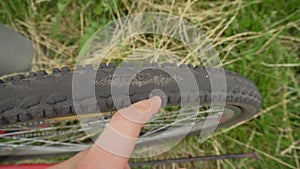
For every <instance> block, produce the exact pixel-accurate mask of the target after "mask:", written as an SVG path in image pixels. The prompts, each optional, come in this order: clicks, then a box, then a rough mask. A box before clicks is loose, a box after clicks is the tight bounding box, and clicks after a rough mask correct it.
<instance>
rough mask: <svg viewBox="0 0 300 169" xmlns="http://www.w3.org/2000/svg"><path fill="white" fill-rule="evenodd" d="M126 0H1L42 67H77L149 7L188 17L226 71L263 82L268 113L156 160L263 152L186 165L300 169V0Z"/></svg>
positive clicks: (3, 18)
mask: <svg viewBox="0 0 300 169" xmlns="http://www.w3.org/2000/svg"><path fill="white" fill-rule="evenodd" d="M125 2H126V3H124V2H121V1H118V0H115V1H99V2H98V1H97V2H96V1H87V0H76V1H70V0H63V1H49V2H48V1H20V0H19V1H9V0H4V1H0V22H3V23H5V24H6V25H8V26H9V27H11V28H13V29H14V30H16V31H17V32H20V33H21V34H23V35H24V36H26V37H28V38H30V39H31V40H32V41H33V42H34V47H35V49H36V51H37V54H38V55H37V57H36V58H35V59H34V61H33V66H32V70H34V71H36V70H39V69H46V70H50V69H51V68H52V67H63V66H72V65H74V63H75V59H74V58H75V57H76V56H77V55H78V52H79V50H80V49H81V48H82V46H83V44H84V42H85V41H86V40H87V39H88V37H89V36H90V35H91V34H92V33H93V32H94V31H95V30H97V29H98V28H100V27H101V26H103V25H105V24H106V23H108V22H109V21H112V20H113V19H116V18H118V16H125V15H126V14H133V13H138V12H144V11H157V12H166V13H170V12H172V14H173V15H181V16H184V17H185V18H186V19H188V20H189V21H191V22H193V23H194V24H195V25H196V26H198V27H199V28H201V29H202V30H204V31H205V33H206V34H207V35H208V36H209V38H210V39H211V41H212V42H213V44H215V45H216V49H217V50H218V52H219V53H220V57H221V59H222V61H223V65H224V67H225V68H226V69H229V70H232V71H236V72H238V73H240V74H242V75H244V76H245V77H247V78H249V79H251V80H252V81H253V82H254V83H255V84H256V85H257V86H258V88H259V90H260V92H261V95H262V111H261V114H260V116H258V117H256V118H255V119H253V120H251V121H249V122H247V123H245V124H242V125H240V126H238V127H235V128H233V129H231V130H223V131H221V132H218V133H217V134H215V135H214V136H213V137H212V138H210V139H209V140H208V141H206V142H205V143H201V144H200V143H199V142H198V140H197V139H198V138H197V136H191V137H188V138H186V139H185V140H183V141H182V142H181V143H180V144H179V145H178V146H177V147H175V148H174V149H172V150H171V151H169V152H167V153H165V154H163V155H160V156H157V157H153V158H151V159H165V158H172V157H173V158H174V157H191V156H198V155H212V154H227V153H228V154H230V153H242V152H251V151H256V152H258V154H259V155H260V157H261V160H259V161H257V160H253V159H242V160H241V159H239V160H221V161H212V162H194V163H182V164H180V166H187V167H190V168H276V169H277V168H300V164H299V161H300V132H299V131H300V104H299V99H300V86H299V84H300V75H299V74H300V64H299V63H300V45H299V44H300V9H299V6H300V1H299V0H289V1H276V0H265V1H238V0H235V1H224V2H223V1H214V2H211V1H197V2H193V4H189V2H184V1H179V2H176V3H174V4H173V7H171V6H172V1H170V0H166V1H137V2H129V1H128V2H127V1H125ZM186 7H189V8H187V10H186V11H185V13H184V9H185V8H186ZM149 43H151V42H149ZM152 43H155V39H154V40H153V42H152ZM128 50H129V49H128ZM189 61H190V60H187V61H186V62H189ZM194 64H195V63H194ZM148 160H150V159H148ZM175 166H176V165H175ZM167 167H168V168H172V167H174V166H171V165H169V166H167Z"/></svg>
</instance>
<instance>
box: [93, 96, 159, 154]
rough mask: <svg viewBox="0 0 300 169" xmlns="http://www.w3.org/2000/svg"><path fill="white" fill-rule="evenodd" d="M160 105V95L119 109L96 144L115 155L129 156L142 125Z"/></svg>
mask: <svg viewBox="0 0 300 169" xmlns="http://www.w3.org/2000/svg"><path fill="white" fill-rule="evenodd" d="M160 106H161V99H160V97H158V96H154V97H151V98H150V99H146V100H142V101H140V102H137V103H135V104H133V105H131V106H130V107H127V108H123V109H121V110H119V111H118V112H117V113H116V114H115V115H114V116H113V117H112V119H111V120H110V122H109V125H107V126H106V127H105V129H104V131H103V132H102V134H101V135H100V136H99V138H98V140H97V141H96V144H97V145H98V146H100V147H101V148H102V149H104V150H106V151H108V152H110V153H112V154H114V155H117V156H122V157H126V158H129V157H130V155H131V153H132V151H133V149H134V146H135V143H136V141H137V139H138V136H139V133H140V129H141V127H143V125H144V123H146V122H147V121H148V120H149V119H150V118H151V117H152V116H153V115H154V114H155V113H156V112H157V111H158V110H159V108H160Z"/></svg>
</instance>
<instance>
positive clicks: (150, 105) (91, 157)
mask: <svg viewBox="0 0 300 169" xmlns="http://www.w3.org/2000/svg"><path fill="white" fill-rule="evenodd" d="M160 106H161V99H160V97H158V96H154V97H151V98H150V99H146V100H142V101H139V102H137V103H135V104H133V105H131V106H129V107H127V108H125V109H127V110H128V111H131V110H132V111H134V110H135V111H136V110H138V111H139V112H141V113H145V116H148V117H149V119H150V117H151V116H152V115H154V114H155V113H156V112H157V111H158V110H159V108H160ZM146 113H147V114H146ZM109 124H110V126H111V127H112V128H113V129H115V130H116V131H118V132H119V133H122V134H123V135H125V136H128V137H131V138H138V136H139V133H140V130H141V128H142V127H143V125H144V123H139V122H133V121H132V120H129V119H128V118H126V117H123V116H122V114H120V113H119V112H117V113H116V114H115V115H114V116H113V117H112V118H111V120H110V122H109ZM118 144H122V143H118ZM129 153H131V152H129ZM128 160H129V158H128V157H122V156H118V155H116V154H114V153H111V152H108V151H106V150H104V149H102V148H101V147H100V146H98V145H96V144H94V145H92V146H91V147H90V148H89V149H87V150H85V151H82V152H80V153H78V154H77V155H75V156H74V157H72V158H70V159H68V160H66V161H64V162H62V163H59V164H57V165H54V166H52V167H50V169H82V168H85V169H95V168H97V169H102V168H103V169H106V168H108V167H109V168H110V169H130V166H129V165H128Z"/></svg>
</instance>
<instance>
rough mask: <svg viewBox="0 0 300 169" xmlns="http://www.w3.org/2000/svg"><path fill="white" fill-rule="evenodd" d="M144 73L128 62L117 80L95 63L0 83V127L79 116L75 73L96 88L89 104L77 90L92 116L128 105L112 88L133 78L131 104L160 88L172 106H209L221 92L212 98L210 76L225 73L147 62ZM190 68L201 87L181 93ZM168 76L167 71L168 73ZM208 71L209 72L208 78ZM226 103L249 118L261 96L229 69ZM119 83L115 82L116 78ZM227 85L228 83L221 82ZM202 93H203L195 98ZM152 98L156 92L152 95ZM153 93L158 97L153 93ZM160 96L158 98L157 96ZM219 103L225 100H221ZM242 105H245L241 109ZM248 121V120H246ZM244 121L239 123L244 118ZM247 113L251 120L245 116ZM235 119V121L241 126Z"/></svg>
mask: <svg viewBox="0 0 300 169" xmlns="http://www.w3.org/2000/svg"><path fill="white" fill-rule="evenodd" d="M142 68H143V69H144V70H143V71H140V72H139V73H137V74H135V73H136V71H137V70H140V69H141V67H140V66H138V65H137V64H136V63H124V64H122V66H121V67H119V68H118V72H121V73H120V74H118V75H116V76H114V72H115V70H116V67H115V65H114V64H109V65H106V64H101V65H100V66H99V68H98V69H97V70H95V69H93V67H92V66H91V65H86V66H78V67H77V68H76V70H75V73H74V72H72V71H70V69H69V68H67V67H64V68H61V69H58V68H55V69H53V72H52V74H47V72H45V71H38V72H36V73H34V72H31V73H29V74H28V76H26V77H25V76H23V75H17V76H13V77H8V78H6V79H2V80H0V125H8V124H13V123H16V122H26V121H30V120H39V119H45V118H54V117H63V116H70V115H75V110H74V102H73V99H72V80H73V76H74V74H75V75H76V76H78V77H80V81H82V82H83V83H84V84H94V86H95V93H96V102H94V103H93V102H91V101H90V100H91V97H92V95H91V94H87V92H86V91H85V89H84V87H82V88H74V92H73V94H75V95H74V96H73V97H74V99H75V100H77V101H76V102H77V103H78V104H79V106H78V107H80V111H82V112H87V113H90V112H93V111H95V106H98V107H99V108H100V110H101V111H102V112H107V111H111V110H115V109H116V107H118V108H121V107H125V106H128V105H130V104H131V103H130V102H128V100H127V101H126V100H125V101H124V99H125V98H126V96H125V95H120V96H117V97H116V98H117V99H118V100H117V101H115V102H114V101H113V99H112V96H111V89H112V87H111V85H113V86H114V87H115V88H118V89H120V91H121V90H123V89H124V90H125V89H126V85H124V83H122V82H123V81H126V80H128V78H130V77H131V76H134V78H133V79H132V80H131V81H130V86H129V92H128V93H126V92H125V93H126V94H127V95H129V96H130V100H131V102H132V103H134V102H137V101H139V100H142V99H145V98H148V97H149V95H150V93H151V92H153V91H154V89H156V90H155V91H157V89H160V90H161V91H162V92H163V93H164V96H165V97H164V99H163V101H164V102H166V103H167V104H168V105H178V104H180V103H181V101H182V102H183V103H186V104H193V103H199V102H200V104H202V103H203V104H204V103H209V102H210V100H211V98H212V97H213V98H216V100H218V98H219V96H218V94H215V95H212V94H211V81H210V78H211V77H215V78H218V77H222V71H221V70H219V69H216V68H206V67H202V66H196V67H193V66H191V65H180V66H179V67H177V66H176V65H175V64H170V63H165V64H163V65H162V66H159V65H158V64H156V63H145V64H144V65H143V66H142ZM187 69H188V70H190V72H191V75H193V78H194V79H196V82H197V86H198V89H195V88H191V89H185V90H186V91H181V93H180V88H179V86H180V84H178V83H177V82H176V79H177V80H178V81H180V82H183V83H182V84H189V83H191V82H189V81H188V80H189V78H191V77H186V76H185V74H184V73H182V72H184V70H187ZM167 72H168V73H167ZM208 72H210V73H209V74H208ZM92 75H95V78H94V79H95V82H93V81H92V82H88V83H86V82H85V80H89V79H90V77H93V76H92ZM225 76H226V83H227V87H226V89H227V91H222V93H225V92H226V104H229V105H235V106H239V107H241V109H242V110H245V111H243V112H246V113H247V112H248V113H249V111H250V109H249V107H252V109H251V116H253V115H254V114H256V113H258V112H259V110H260V104H261V97H260V94H259V91H258V89H257V88H256V86H255V85H254V84H253V83H252V82H251V81H249V80H248V79H246V78H244V77H243V76H241V75H239V74H237V73H234V72H230V71H226V70H225ZM113 79H114V80H116V81H117V82H118V83H113V84H112V83H111V82H112V80H113ZM218 85H225V84H218ZM195 90H198V92H199V95H195ZM152 94H153V93H152ZM154 94H156V93H155V92H154ZM159 95H160V94H159ZM220 99H221V98H220ZM243 105H246V106H244V107H243ZM245 117H246V116H245ZM245 117H244V118H242V117H241V120H244V119H245ZM248 117H249V115H248V116H247V118H248ZM238 121H239V120H237V121H236V122H238Z"/></svg>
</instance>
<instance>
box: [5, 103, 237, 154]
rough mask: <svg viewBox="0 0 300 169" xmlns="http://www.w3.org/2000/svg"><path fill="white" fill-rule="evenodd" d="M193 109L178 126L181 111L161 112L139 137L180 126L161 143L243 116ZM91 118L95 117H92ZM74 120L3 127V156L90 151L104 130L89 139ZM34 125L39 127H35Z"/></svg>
mask: <svg viewBox="0 0 300 169" xmlns="http://www.w3.org/2000/svg"><path fill="white" fill-rule="evenodd" d="M181 109H182V108H181ZM191 109H195V107H187V108H186V109H185V111H186V113H185V114H184V116H183V117H181V119H179V120H178V119H177V120H176V123H174V119H176V116H177V115H178V111H169V112H168V113H166V114H165V115H164V116H163V115H162V113H165V111H163V112H160V113H159V114H156V115H155V116H153V118H152V119H151V120H150V121H149V122H148V123H146V124H145V126H144V128H143V129H142V135H141V136H140V137H141V138H143V137H147V136H151V135H153V136H155V135H156V136H159V134H160V133H162V132H163V131H166V129H167V128H168V127H170V126H177V128H178V130H177V132H172V133H164V134H163V135H162V136H160V137H158V138H159V139H160V140H161V139H166V140H167V139H171V138H172V137H176V136H178V135H182V134H185V133H180V131H181V130H180V127H183V126H185V125H187V124H188V123H190V122H191V123H190V125H191V124H193V125H194V126H193V127H192V129H191V131H190V132H191V133H193V132H198V133H199V131H200V130H201V129H202V126H203V121H205V118H213V117H215V118H220V114H221V118H220V119H219V121H220V124H226V123H227V122H229V121H231V120H233V119H235V118H237V117H238V116H239V115H240V114H241V109H239V108H238V107H237V106H226V108H225V111H224V113H223V114H222V112H220V111H219V110H218V109H217V108H214V109H207V108H205V107H199V109H204V110H202V111H199V112H192V111H189V110H191ZM203 115H205V116H206V117H205V116H203ZM207 115H210V116H207ZM90 116H91V117H93V116H92V115H90ZM111 116H112V113H105V114H104V113H102V116H99V114H98V117H99V120H98V121H96V122H97V123H101V124H103V128H104V126H105V125H106V124H107V123H108V122H109V118H110V117H111ZM195 117H197V119H196V120H194V121H193V119H194V118H195ZM73 118H74V117H73ZM73 118H71V117H68V119H69V120H68V121H67V122H60V121H62V120H64V119H65V118H58V119H50V120H45V121H33V122H29V123H26V124H25V126H23V127H22V126H21V125H24V124H19V126H16V125H14V126H12V125H11V126H7V127H6V128H1V129H0V131H2V134H0V148H1V149H0V156H19V155H37V154H39V155H43V154H54V153H68V152H70V153H71V152H78V151H81V150H84V149H86V148H88V147H89V146H90V145H91V142H89V141H88V140H89V137H95V136H97V135H98V134H99V133H100V132H101V131H102V129H103V128H102V129H100V130H99V133H95V135H94V136H87V135H86V133H85V131H84V130H83V129H82V126H80V123H79V122H78V121H76V120H71V119H73ZM93 118H94V117H93ZM58 123H59V124H58ZM26 125H27V126H26ZM33 125H36V126H35V127H32V126H33ZM209 127H211V126H209ZM175 131H176V130H175ZM137 144H138V145H146V144H149V143H147V142H145V141H144V142H140V141H138V142H137ZM153 144H155V143H153Z"/></svg>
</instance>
